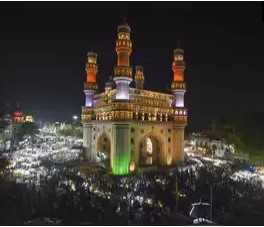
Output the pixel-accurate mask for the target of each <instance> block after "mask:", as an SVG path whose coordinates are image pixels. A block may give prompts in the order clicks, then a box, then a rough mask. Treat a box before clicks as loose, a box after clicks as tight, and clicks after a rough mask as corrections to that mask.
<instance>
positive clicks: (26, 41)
mask: <svg viewBox="0 0 264 227" xmlns="http://www.w3.org/2000/svg"><path fill="white" fill-rule="evenodd" d="M0 5H1V7H0V10H1V14H0V18H1V22H2V24H1V37H0V50H1V52H0V59H1V61H0V74H1V78H2V80H1V81H2V83H1V84H2V86H3V88H1V91H2V92H1V93H2V94H0V97H1V100H0V101H1V105H2V106H3V105H5V106H13V107H14V105H15V103H16V102H19V103H20V105H21V108H22V109H23V110H24V111H26V112H32V113H33V115H35V116H36V118H37V120H42V119H43V120H70V119H71V116H72V115H73V114H80V111H81V106H82V105H83V104H84V94H83V82H84V80H85V70H84V67H85V60H86V53H87V52H88V51H90V50H93V51H95V52H97V53H98V64H99V74H98V81H99V88H100V91H102V90H103V84H104V82H106V80H107V78H108V77H109V75H112V74H113V66H114V65H115V62H116V54H115V52H114V44H115V39H116V29H117V26H118V25H119V24H120V23H122V21H123V18H126V20H127V22H128V23H129V24H130V26H131V29H132V41H133V53H132V58H131V62H132V65H133V66H134V65H143V67H144V72H145V77H146V81H145V88H146V89H152V90H157V91H169V87H170V84H171V80H172V70H171V63H172V54H173V49H174V48H176V47H177V44H178V40H180V45H181V47H182V48H183V49H184V50H185V58H186V64H187V69H186V73H185V76H186V82H187V93H186V96H185V97H186V99H185V100H186V101H185V102H186V107H187V108H188V110H189V115H190V117H189V119H190V120H189V125H190V126H189V127H190V128H192V129H197V128H199V127H203V125H206V124H208V122H210V121H211V120H212V119H214V118H217V117H220V116H223V115H228V114H231V113H234V112H237V113H241V112H263V111H264V104H263V102H262V100H263V98H264V91H263V88H262V84H263V82H264V79H263V75H262V74H263V73H262V71H263V57H262V55H263V53H264V43H263V40H264V30H263V28H264V24H263V20H262V4H261V3H249V2H243V3H227V2H221V3H220V2H218V3H215V2H214V3H190V2H188V3H187V2H186V3H182V2H181V3H177V2H166V3H161V2H155V3H151V2H126V3H119V2H114V3H113V2H112V3H110V2H97V3H95V2H93V3H91V2H78V3H73V2H67V3H58V2H45V3H44V2H35V3H33V2H27V3H22V2H19V3H17V2H12V3H11V2H9V3H7V2H6V3H1V4H0ZM2 108H3V107H2Z"/></svg>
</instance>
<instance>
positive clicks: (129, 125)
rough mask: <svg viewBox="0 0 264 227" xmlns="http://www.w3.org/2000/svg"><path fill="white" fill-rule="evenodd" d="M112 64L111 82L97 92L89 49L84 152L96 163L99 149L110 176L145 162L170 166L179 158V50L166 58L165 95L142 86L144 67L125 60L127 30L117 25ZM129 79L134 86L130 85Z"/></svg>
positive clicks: (183, 114) (183, 119)
mask: <svg viewBox="0 0 264 227" xmlns="http://www.w3.org/2000/svg"><path fill="white" fill-rule="evenodd" d="M115 50H116V53H117V64H116V66H115V67H114V77H113V81H111V78H110V81H108V82H106V85H105V91H104V92H102V93H97V92H96V90H97V71H98V66H97V54H96V53H93V52H89V53H88V54H87V63H86V73H87V76H86V81H85V83H84V93H85V106H83V107H82V123H83V144H84V150H85V157H86V159H87V160H89V161H90V162H96V161H97V160H98V156H100V155H99V154H100V153H104V157H106V158H107V160H108V162H109V166H110V168H111V172H112V173H113V174H115V175H123V174H129V173H130V172H133V171H135V170H138V169H140V168H144V167H149V166H172V165H175V164H176V163H177V162H179V161H183V159H184V152H183V149H184V129H185V126H186V124H187V110H186V108H185V106H184V93H185V80H184V70H185V61H184V51H183V50H182V49H179V48H178V49H175V50H174V54H173V61H172V71H173V79H172V84H171V94H166V93H160V92H155V91H149V90H145V89H144V82H145V78H144V70H143V67H142V66H136V67H135V74H134V75H133V73H132V72H133V70H132V66H131V65H130V55H131V53H132V41H131V29H130V26H129V25H128V24H126V23H124V24H122V25H119V26H118V29H117V40H116V48H115ZM133 77H134V81H135V88H132V86H131V85H130V84H131V82H132V81H133Z"/></svg>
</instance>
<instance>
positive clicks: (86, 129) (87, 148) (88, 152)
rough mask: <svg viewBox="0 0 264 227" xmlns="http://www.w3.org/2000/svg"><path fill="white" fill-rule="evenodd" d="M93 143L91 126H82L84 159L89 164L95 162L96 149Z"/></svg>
mask: <svg viewBox="0 0 264 227" xmlns="http://www.w3.org/2000/svg"><path fill="white" fill-rule="evenodd" d="M94 143H95V142H93V125H92V124H84V126H83V148H84V155H85V159H86V160H88V161H91V162H95V161H96V147H95V144H94Z"/></svg>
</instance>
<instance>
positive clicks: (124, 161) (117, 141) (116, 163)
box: [111, 123, 131, 175]
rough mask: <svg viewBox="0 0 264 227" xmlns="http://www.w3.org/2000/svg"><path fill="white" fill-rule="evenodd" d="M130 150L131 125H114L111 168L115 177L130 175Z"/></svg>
mask: <svg viewBox="0 0 264 227" xmlns="http://www.w3.org/2000/svg"><path fill="white" fill-rule="evenodd" d="M130 149H131V148H130V125H129V124H126V123H123V124H113V143H112V152H111V168H112V173H113V174H114V175H125V174H128V173H129V164H130V160H131V150H130Z"/></svg>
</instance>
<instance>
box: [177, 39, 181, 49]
mask: <svg viewBox="0 0 264 227" xmlns="http://www.w3.org/2000/svg"><path fill="white" fill-rule="evenodd" d="M177 48H179V49H180V48H181V41H180V40H179V39H178V40H177Z"/></svg>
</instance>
